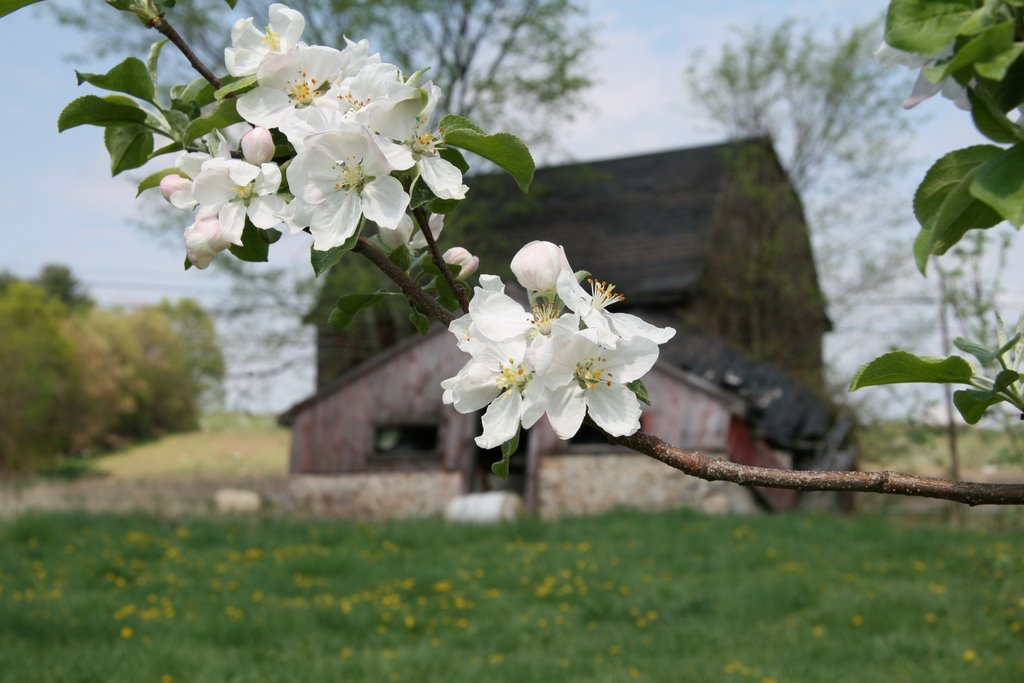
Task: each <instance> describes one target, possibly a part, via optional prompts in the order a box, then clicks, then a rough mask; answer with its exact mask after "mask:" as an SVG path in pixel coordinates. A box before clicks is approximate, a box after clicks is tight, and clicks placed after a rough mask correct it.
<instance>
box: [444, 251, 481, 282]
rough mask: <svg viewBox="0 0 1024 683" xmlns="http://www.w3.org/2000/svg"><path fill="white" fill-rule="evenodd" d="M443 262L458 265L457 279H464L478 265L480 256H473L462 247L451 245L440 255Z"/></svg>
mask: <svg viewBox="0 0 1024 683" xmlns="http://www.w3.org/2000/svg"><path fill="white" fill-rule="evenodd" d="M442 258H444V262H445V263H447V264H448V265H451V266H458V267H459V274H458V276H457V277H458V279H459V280H465V279H466V278H468V277H469V276H470V275H472V274H473V273H475V272H476V269H477V268H479V267H480V258H479V257H477V256H473V255H472V254H470V253H469V252H468V251H467V250H465V249H463V248H462V247H452V248H451V249H449V250H448V251H446V252H444V254H443V255H442Z"/></svg>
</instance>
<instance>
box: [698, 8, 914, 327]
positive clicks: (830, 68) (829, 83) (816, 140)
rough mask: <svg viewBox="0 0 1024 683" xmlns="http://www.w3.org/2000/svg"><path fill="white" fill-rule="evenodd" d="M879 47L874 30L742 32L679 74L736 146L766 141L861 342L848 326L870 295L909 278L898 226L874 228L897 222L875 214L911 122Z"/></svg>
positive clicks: (837, 321)
mask: <svg viewBox="0 0 1024 683" xmlns="http://www.w3.org/2000/svg"><path fill="white" fill-rule="evenodd" d="M879 40H880V30H879V26H878V25H877V23H870V24H866V25H863V26H854V27H851V28H848V29H836V30H835V31H833V33H832V35H831V37H830V38H821V37H819V36H817V35H816V34H815V33H814V32H813V31H812V30H811V29H810V28H804V27H801V26H800V25H798V24H797V23H795V22H793V21H787V22H784V23H782V24H780V25H779V26H776V27H774V28H766V27H762V26H758V27H754V28H751V29H748V30H744V31H741V32H740V34H739V37H738V38H737V39H736V40H735V41H734V42H730V43H728V44H726V45H725V46H724V47H723V48H722V51H721V53H720V54H719V55H717V56H716V57H715V58H714V59H713V60H709V59H707V58H705V57H704V56H702V55H694V57H693V59H692V62H691V64H690V66H689V67H688V69H687V71H686V80H687V83H688V85H689V88H690V90H691V92H692V93H693V94H694V97H695V101H696V103H697V105H698V107H699V108H700V109H701V110H702V112H703V113H704V114H705V115H706V116H707V117H708V118H709V119H710V120H711V121H713V122H714V123H715V124H716V125H718V126H720V127H721V128H722V129H724V131H725V132H726V133H727V134H728V135H729V136H730V137H731V138H734V139H739V138H746V137H762V136H767V137H770V138H771V139H772V141H773V143H774V146H775V149H776V152H777V154H778V156H779V159H780V161H781V163H782V165H783V166H784V168H785V170H786V172H787V173H788V175H789V177H790V180H791V181H792V182H793V185H794V186H795V187H796V189H797V190H798V192H799V193H800V195H801V197H802V199H803V201H804V208H805V212H806V214H807V219H808V224H809V225H810V226H811V237H812V242H813V244H814V247H815V256H816V261H817V264H818V273H819V279H820V280H821V284H822V288H823V289H824V291H825V293H826V296H827V298H828V300H829V304H830V305H829V312H830V316H831V317H832V320H833V323H834V326H835V329H836V332H837V333H839V334H842V333H844V332H848V331H853V332H855V333H857V334H859V333H860V332H861V331H862V330H863V327H862V322H863V321H858V322H857V324H856V325H852V324H851V323H852V321H853V320H854V319H855V318H856V317H857V316H858V314H859V313H860V311H861V309H860V308H859V306H863V303H862V302H863V301H864V300H865V298H866V296H870V295H871V294H872V293H878V292H879V291H881V290H882V288H883V287H892V285H893V282H894V281H895V280H896V279H898V278H900V277H902V276H903V275H905V274H907V273H908V272H909V264H908V263H907V259H906V258H905V257H904V252H903V251H902V250H901V248H897V247H895V246H894V245H893V243H892V237H891V234H892V231H893V230H892V228H893V227H894V226H893V225H891V224H890V223H888V222H886V221H885V219H881V218H879V217H880V216H885V215H894V214H896V215H898V212H897V211H895V210H893V211H882V210H881V209H882V207H884V206H885V205H886V202H892V201H893V199H891V198H890V195H889V194H888V193H887V188H888V186H889V185H890V184H891V182H892V181H893V180H894V179H895V178H896V177H897V176H898V174H899V172H900V171H901V170H903V169H904V168H905V163H904V162H903V160H902V158H901V157H900V155H899V154H898V151H899V149H900V147H901V143H902V142H903V140H904V133H905V132H907V129H908V126H909V125H910V120H909V119H908V117H907V115H906V113H905V112H903V111H902V110H901V109H900V107H899V103H900V102H901V101H902V99H903V98H904V96H905V94H906V93H907V92H909V83H908V82H906V81H905V80H904V79H901V78H900V74H896V75H895V77H894V75H893V74H892V73H891V72H886V71H884V70H883V67H881V66H880V65H879V64H878V63H877V62H876V61H875V60H874V59H873V56H872V52H873V50H874V49H875V47H876V46H877V45H878V43H879ZM736 165H737V169H738V170H739V169H742V168H744V167H746V165H748V160H737V164H736ZM752 167H756V166H752ZM756 183H757V178H756V177H751V179H750V184H756ZM865 198H870V201H864V200H865ZM908 217H909V216H908ZM747 275H749V274H747ZM762 275H764V274H762ZM744 277H745V276H744ZM775 277H786V274H785V273H776V274H775ZM743 279H744V278H740V281H738V285H742V280H743ZM748 279H749V278H748ZM748 289H749V291H750V292H751V293H752V295H753V293H756V291H758V289H759V288H758V287H757V286H756V283H755V285H754V286H752V287H750V288H748ZM858 341H860V340H858Z"/></svg>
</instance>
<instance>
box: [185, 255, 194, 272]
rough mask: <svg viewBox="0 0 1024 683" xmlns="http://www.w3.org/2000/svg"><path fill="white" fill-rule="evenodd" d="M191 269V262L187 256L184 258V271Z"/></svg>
mask: <svg viewBox="0 0 1024 683" xmlns="http://www.w3.org/2000/svg"><path fill="white" fill-rule="evenodd" d="M191 267H192V262H191V261H189V260H188V256H186V257H185V270H188V269H189V268H191Z"/></svg>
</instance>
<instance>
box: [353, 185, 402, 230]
mask: <svg viewBox="0 0 1024 683" xmlns="http://www.w3.org/2000/svg"><path fill="white" fill-rule="evenodd" d="M359 198H360V199H361V200H362V203H363V214H364V215H365V216H366V217H367V218H369V219H370V220H371V221H373V222H374V223H376V224H377V225H379V226H381V227H383V228H395V227H398V223H399V222H400V221H401V220H402V216H404V215H405V210H406V208H408V206H409V195H407V194H406V193H405V190H403V189H402V183H401V182H400V181H399V180H398V179H397V178H392V177H391V176H382V177H378V178H375V179H374V180H373V181H372V182H370V183H367V185H366V187H364V188H363V191H362V192H360V193H359Z"/></svg>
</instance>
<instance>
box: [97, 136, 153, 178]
mask: <svg viewBox="0 0 1024 683" xmlns="http://www.w3.org/2000/svg"><path fill="white" fill-rule="evenodd" d="M103 142H104V144H105V145H106V146H107V151H108V152H109V153H110V175H117V174H118V173H120V172H121V171H127V170H129V169H132V168H138V167H139V166H142V165H143V164H144V163H146V162H147V161H149V155H150V153H151V152H152V151H153V133H151V132H150V131H149V129H148V128H145V127H143V126H110V127H108V128H107V129H106V130H104V131H103Z"/></svg>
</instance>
